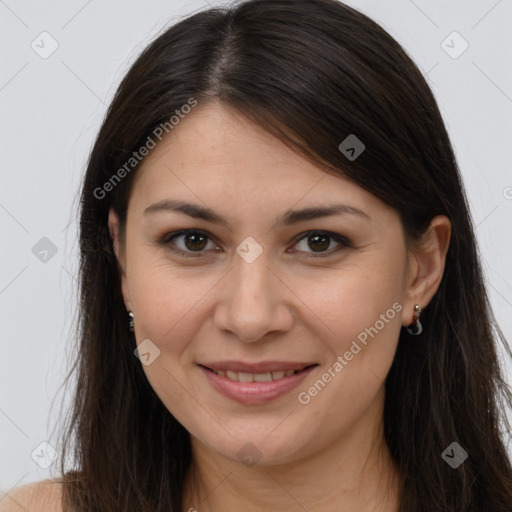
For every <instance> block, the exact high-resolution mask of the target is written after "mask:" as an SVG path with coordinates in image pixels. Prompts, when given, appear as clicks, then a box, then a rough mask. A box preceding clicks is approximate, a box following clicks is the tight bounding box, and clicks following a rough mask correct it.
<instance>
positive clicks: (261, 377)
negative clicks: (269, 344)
mask: <svg viewBox="0 0 512 512" xmlns="http://www.w3.org/2000/svg"><path fill="white" fill-rule="evenodd" d="M213 371H214V372H215V373H216V374H217V375H219V376H220V377H227V378H228V379H230V380H234V381H238V382H271V381H273V380H279V379H282V378H283V377H290V376H291V375H293V374H294V373H296V372H297V371H298V370H286V371H284V370H279V371H275V372H267V373H245V372H232V371H231V370H213Z"/></svg>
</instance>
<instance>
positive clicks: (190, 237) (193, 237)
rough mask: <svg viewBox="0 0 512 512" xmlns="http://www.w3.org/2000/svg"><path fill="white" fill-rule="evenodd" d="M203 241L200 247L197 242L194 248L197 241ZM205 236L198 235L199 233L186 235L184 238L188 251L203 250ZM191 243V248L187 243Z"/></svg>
mask: <svg viewBox="0 0 512 512" xmlns="http://www.w3.org/2000/svg"><path fill="white" fill-rule="evenodd" d="M201 238H202V239H203V243H202V245H201V242H199V246H198V245H195V247H194V244H197V241H198V240H199V239H201ZM205 238H206V237H205V236H204V235H202V234H200V233H191V234H188V235H186V237H185V244H186V246H187V248H188V249H194V248H195V249H204V247H205V243H204V240H205ZM190 241H192V247H191V246H190V244H189V242H190Z"/></svg>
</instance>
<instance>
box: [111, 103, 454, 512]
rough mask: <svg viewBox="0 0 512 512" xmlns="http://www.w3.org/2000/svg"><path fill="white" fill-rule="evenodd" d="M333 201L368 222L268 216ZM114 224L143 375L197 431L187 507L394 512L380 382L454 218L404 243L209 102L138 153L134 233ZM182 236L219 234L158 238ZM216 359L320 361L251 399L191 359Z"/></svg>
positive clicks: (430, 280) (346, 190) (385, 215)
mask: <svg viewBox="0 0 512 512" xmlns="http://www.w3.org/2000/svg"><path fill="white" fill-rule="evenodd" d="M164 199H174V200H181V201H187V202H190V203H194V204H198V205H201V206H206V207H208V208H210V209H211V210H213V211H214V212H216V213H218V214H220V215H222V216H223V217H224V218H225V219H226V220H227V221H228V223H229V225H228V226H223V225H220V224H215V223H212V222H208V221H205V220H199V219H194V218H191V217H188V216H187V215H184V214H181V213H176V212H172V211H159V212H157V213H153V214H149V215H145V214H144V210H145V209H146V208H147V207H148V206H150V205H152V204H154V203H157V202H159V201H161V200H164ZM337 203H345V204H349V205H351V206H354V207H357V208H360V209H361V210H363V211H364V212H366V214H367V215H368V216H369V217H370V218H369V219H365V218H363V217H359V216H355V215H350V214H344V215H334V216H329V217H324V218H319V219H315V220H309V221H304V222H301V223H299V224H296V225H292V226H281V225H279V224H277V223H276V220H277V219H278V217H279V216H281V215H282V214H283V213H284V212H285V211H287V210H290V209H300V208H304V207H309V206H318V205H324V206H325V205H328V204H337ZM109 227H110V232H111V236H112V240H113V244H114V248H115V250H116V254H117V257H118V261H119V265H120V272H121V276H122V293H123V297H124V301H125V305H126V308H127V310H130V311H133V314H134V318H135V336H136V340H137V343H138V344H140V343H141V342H142V341H143V340H145V339H149V340H151V342H152V343H153V344H154V345H156V346H157V347H158V349H159V350H160V355H159V356H158V357H157V358H156V359H155V360H154V362H153V363H151V364H150V365H147V366H146V365H143V369H144V371H145V373H146V375H147V378H148V380H149V382H150V383H151V385H152V387H153V388H154V390H155V392H156V393H157V395H158V396H159V397H160V399H161V400H162V402H163V403H164V404H165V406H166V407H167V409H168V410H169V411H170V412H171V413H172V414H173V415H174V416H175V417H176V418H177V419H178V421H180V422H181V423H182V424H183V425H184V426H185V427H186V429H187V430H188V431H189V432H190V434H191V442H192V449H193V464H192V468H191V471H190V472H189V475H188V478H187V481H186V485H185V496H184V500H183V510H184V511H189V510H190V511H191V512H192V510H194V509H197V510H198V511H199V512H202V511H203V510H204V511H220V510H244V511H247V512H252V511H260V510H279V511H283V512H288V511H290V512H291V511H298V510H308V511H309V512H317V511H322V512H330V511H336V512H340V511H343V512H349V511H351V512H352V511H354V512H355V511H358V512H361V511H362V512H365V511H390V512H391V511H396V510H397V488H398V480H397V474H396V471H395V468H394V466H393V464H392V462H391V460H390V456H389V452H388V450H387V447H386V445H385V443H384V441H383V421H382V415H383V406H384V379H385V377H386V375H387V373H388V371H389V368H390V366H391V364H392V361H393V357H394V353H395V350H396V346H397V343H398V337H399V333H400V328H401V326H409V325H410V324H411V323H412V322H413V310H414V305H415V304H420V305H421V307H422V308H425V307H426V306H427V305H428V303H429V302H430V300H431V299H432V297H433V295H434V294H435V292H436V290H437V289H438V286H439V284H440V281H441V278H442V275H443V270H444V265H445V257H446V252H447V249H448V244H449V239H450V229H451V227H450V222H449V220H448V219H447V218H446V217H445V216H438V217H436V218H435V219H433V221H432V224H431V227H430V229H429V230H427V232H426V234H425V237H424V239H423V242H422V243H421V244H419V245H416V246H414V248H411V249H407V247H406V243H405V238H404V232H403V228H402V224H401V222H400V218H399V216H398V213H397V212H396V211H395V210H394V209H392V208H390V207H389V206H387V205H386V204H385V203H383V202H382V201H380V200H379V199H378V198H377V197H375V196H374V195H372V194H370V193H369V192H367V191H366V190H364V189H363V188H361V187H359V186H357V185H355V184H354V183H352V182H350V181H348V180H346V179H342V178H338V177H335V176H332V175H330V174H327V173H325V172H324V171H323V170H321V169H319V168H317V167H316V166H314V165H313V164H312V163H310V162H309V161H307V160H305V159H304V158H303V157H301V156H299V155H298V154H296V153H294V152H293V151H292V150H291V149H289V148H288V147H287V146H285V145H284V144H283V143H282V142H280V141H279V140H277V139H276V138H275V137H273V136H272V135H270V134H269V133H267V132H265V131H264V130H263V129H261V128H260V127H258V126H256V125H254V124H252V123H251V122H250V121H249V120H247V119H246V118H244V117H243V116H242V115H240V114H239V113H237V112H236V111H234V110H232V109H230V108H228V107H226V106H222V105H220V104H219V103H210V104H207V105H199V106H198V107H197V108H196V109H194V111H192V112H191V113H190V114H188V115H187V117H186V118H185V119H183V120H181V122H180V124H179V125H178V126H177V127H175V129H174V130H173V131H172V132H170V134H169V135H168V137H167V138H166V139H164V140H163V141H162V143H160V144H159V145H158V146H157V147H156V148H155V149H153V150H152V151H151V153H150V154H149V155H148V156H147V157H146V158H145V160H144V162H143V164H142V167H141V168H140V169H139V171H138V174H137V176H136V177H135V180H134V184H133V190H132V195H131V197H130V201H129V206H128V214H127V223H126V232H125V236H123V237H120V234H119V221H118V217H117V215H116V213H115V212H114V211H113V210H111V211H110V215H109ZM182 229H200V230H202V231H204V232H206V234H207V236H208V237H209V238H206V239H200V241H199V242H195V244H196V245H194V240H188V243H187V238H186V236H180V237H178V238H175V239H174V240H173V241H170V242H168V243H167V245H165V244H160V245H159V244H158V241H159V240H161V239H163V238H164V237H165V235H168V234H171V233H173V232H177V231H179V230H182ZM310 230H314V231H323V232H325V231H327V232H331V233H336V234H339V235H341V236H344V237H346V238H348V239H349V240H350V242H351V243H352V245H353V247H347V246H344V245H343V244H341V243H340V242H337V241H336V239H334V238H332V237H331V238H327V239H325V240H324V239H322V243H324V245H322V246H321V248H320V249H317V248H316V246H315V245H314V242H309V243H308V234H307V232H308V231H310ZM249 236H250V237H253V238H254V239H255V240H256V241H257V243H258V244H259V246H260V247H261V248H262V249H263V252H262V253H261V254H260V255H259V256H258V257H257V258H256V259H255V260H254V261H253V262H251V263H248V262H247V261H245V260H244V259H243V258H242V257H240V256H239V255H238V254H237V252H236V248H237V246H239V244H241V242H242V241H244V240H245V239H246V238H247V237H249ZM170 247H174V248H177V249H182V250H184V251H188V253H189V254H192V257H188V258H187V257H184V256H180V255H178V254H175V253H173V252H172V251H171V249H170ZM337 248H339V250H337ZM201 251H202V252H201ZM322 251H323V252H322ZM326 253H330V255H328V256H326V257H322V254H326ZM197 254H200V256H199V257H194V255H197ZM394 303H398V304H399V305H401V306H402V309H401V311H399V312H396V315H394V318H392V319H389V318H388V321H387V322H386V323H385V324H384V327H383V328H381V329H380V330H379V331H378V334H377V335H374V337H373V338H371V337H369V338H368V343H367V345H365V346H362V349H361V350H360V351H359V352H358V353H357V355H354V357H353V358H352V360H350V361H348V362H347V363H348V364H346V366H344V367H343V370H342V371H340V372H338V373H337V374H336V376H335V377H334V378H332V380H331V381H330V382H329V383H328V384H327V385H326V386H325V387H324V388H323V389H322V390H321V391H320V392H318V393H317V394H316V396H314V397H311V400H310V401H309V403H307V404H303V403H300V402H299V400H298V398H297V396H298V393H299V392H301V391H304V390H306V391H307V390H308V388H310V387H311V386H312V385H313V384H314V383H315V382H316V381H317V380H318V379H319V378H321V377H322V374H324V373H325V372H326V371H328V369H329V367H332V365H333V363H334V362H335V361H336V360H337V357H338V356H343V354H345V353H346V352H347V351H348V350H349V349H350V346H351V343H352V342H353V340H356V339H357V336H358V334H360V333H361V332H362V331H364V329H365V328H368V327H370V326H374V325H375V324H376V321H377V320H379V318H381V315H382V314H385V313H386V311H388V310H389V309H390V308H392V305H393V304H394ZM424 329H428V325H427V326H424ZM222 359H234V360H243V361H251V362H254V361H262V360H284V361H308V362H311V363H317V364H318V365H319V366H317V367H316V368H315V369H314V370H313V372H312V373H311V374H310V375H308V376H307V378H306V380H305V381H304V382H303V383H301V384H300V385H299V386H298V388H296V389H294V390H292V391H290V392H288V393H287V394H286V395H285V396H282V397H279V398H277V399H275V400H272V401H271V402H268V403H265V404H260V405H242V404H239V403H238V402H235V401H232V400H230V399H228V398H226V397H224V396H222V395H220V394H219V393H218V392H217V391H216V390H214V389H213V388H212V386H211V385H210V383H209V382H208V380H207V379H206V378H205V377H204V375H203V374H202V373H201V372H200V371H199V369H198V367H197V364H196V363H198V362H201V361H203V362H205V361H218V360H222ZM247 443H252V445H253V447H251V448H250V449H251V450H253V455H254V457H255V459H258V458H259V459H258V460H257V463H256V464H255V465H250V464H245V463H244V462H243V461H242V460H240V459H239V457H238V456H237V453H238V451H239V450H240V449H241V448H242V447H243V446H244V445H246V444H247ZM252 445H251V446H252ZM254 447H255V448H254Z"/></svg>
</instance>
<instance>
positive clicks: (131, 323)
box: [128, 311, 135, 332]
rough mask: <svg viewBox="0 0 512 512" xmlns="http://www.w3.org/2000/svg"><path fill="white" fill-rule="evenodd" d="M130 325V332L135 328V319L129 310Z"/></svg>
mask: <svg viewBox="0 0 512 512" xmlns="http://www.w3.org/2000/svg"><path fill="white" fill-rule="evenodd" d="M128 327H129V328H130V332H133V331H134V330H135V322H134V321H133V313H132V312H131V311H128Z"/></svg>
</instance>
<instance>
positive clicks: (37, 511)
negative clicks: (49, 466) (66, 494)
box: [0, 479, 62, 512]
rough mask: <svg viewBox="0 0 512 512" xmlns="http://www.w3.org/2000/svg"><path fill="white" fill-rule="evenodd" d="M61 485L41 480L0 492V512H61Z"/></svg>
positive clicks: (55, 480) (56, 482) (53, 481)
mask: <svg viewBox="0 0 512 512" xmlns="http://www.w3.org/2000/svg"><path fill="white" fill-rule="evenodd" d="M61 500H62V484H61V483H59V481H58V480H57V479H54V480H52V479H48V480H42V481H40V482H34V483H30V484H26V485H22V486H21V487H17V488H15V489H13V490H12V491H10V492H9V493H8V494H6V493H5V491H4V492H0V512H62V504H61Z"/></svg>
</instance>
